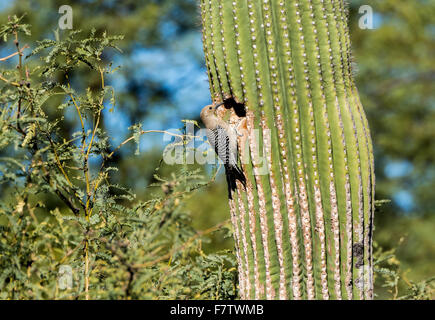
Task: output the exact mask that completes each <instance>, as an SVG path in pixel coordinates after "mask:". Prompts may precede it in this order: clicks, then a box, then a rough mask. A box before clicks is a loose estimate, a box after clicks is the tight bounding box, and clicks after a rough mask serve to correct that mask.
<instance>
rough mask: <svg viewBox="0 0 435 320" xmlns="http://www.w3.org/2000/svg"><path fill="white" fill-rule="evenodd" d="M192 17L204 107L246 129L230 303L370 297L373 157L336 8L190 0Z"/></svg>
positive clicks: (334, 1)
mask: <svg viewBox="0 0 435 320" xmlns="http://www.w3.org/2000/svg"><path fill="white" fill-rule="evenodd" d="M201 16H202V24H203V44H204V52H205V58H206V64H207V69H208V75H209V80H210V91H211V95H212V98H213V100H214V101H215V102H220V101H224V102H225V105H226V107H227V108H228V109H229V110H231V112H232V118H231V119H232V120H234V121H244V122H245V123H246V126H245V130H244V135H243V137H241V138H240V139H239V144H240V146H241V148H240V155H241V160H242V163H243V164H242V166H243V170H244V173H245V175H246V177H247V187H246V190H245V189H244V188H243V186H242V185H239V186H238V190H237V192H236V194H235V196H234V197H233V198H234V199H233V200H230V211H231V217H232V222H233V226H234V236H235V242H236V253H237V258H238V264H239V284H240V287H239V290H240V295H241V298H242V299H264V298H265V299H371V298H372V296H373V289H372V281H373V279H372V240H371V239H372V228H373V212H374V171H373V152H372V143H371V139H370V133H369V129H368V125H367V120H366V117H365V115H364V112H363V109H362V106H361V102H360V100H359V96H358V92H357V89H356V87H355V84H354V81H353V78H352V70H351V53H350V41H349V30H348V27H347V8H346V7H345V4H344V1H343V0H201ZM245 145H246V146H247V147H246V148H244V146H245ZM262 158H263V159H265V162H264V163H265V164H266V169H268V170H266V171H264V170H263V171H262V170H261V169H262V167H261V166H262V162H261V159H262Z"/></svg>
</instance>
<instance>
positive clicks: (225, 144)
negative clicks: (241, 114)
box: [207, 126, 231, 164]
mask: <svg viewBox="0 0 435 320" xmlns="http://www.w3.org/2000/svg"><path fill="white" fill-rule="evenodd" d="M207 138H208V140H209V142H210V144H211V146H213V147H214V150H215V152H216V154H217V155H218V157H219V158H220V159H221V160H222V161H223V162H224V164H230V163H231V159H230V148H229V146H230V139H229V137H228V135H227V133H226V131H225V129H224V128H222V127H219V126H217V127H216V129H213V130H207Z"/></svg>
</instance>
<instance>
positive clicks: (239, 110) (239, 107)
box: [224, 97, 246, 118]
mask: <svg viewBox="0 0 435 320" xmlns="http://www.w3.org/2000/svg"><path fill="white" fill-rule="evenodd" d="M224 106H225V108H227V109H231V108H233V109H234V112H235V113H236V115H237V116H238V117H239V118H241V117H246V109H245V104H244V103H239V102H237V101H236V100H234V98H233V97H231V98H228V99H225V100H224Z"/></svg>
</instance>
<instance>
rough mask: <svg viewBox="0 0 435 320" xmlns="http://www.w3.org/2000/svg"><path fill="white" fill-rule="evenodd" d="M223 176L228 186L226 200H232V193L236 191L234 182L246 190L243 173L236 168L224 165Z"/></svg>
mask: <svg viewBox="0 0 435 320" xmlns="http://www.w3.org/2000/svg"><path fill="white" fill-rule="evenodd" d="M225 175H226V177H227V184H228V198H230V199H232V198H233V196H232V192H233V191H235V190H236V189H237V183H236V181H237V180H239V181H240V183H242V184H243V187H244V188H245V189H246V178H245V175H244V174H243V171H242V170H241V169H240V168H239V167H237V166H230V165H225Z"/></svg>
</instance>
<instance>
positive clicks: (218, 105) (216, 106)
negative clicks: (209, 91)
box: [214, 102, 224, 110]
mask: <svg viewBox="0 0 435 320" xmlns="http://www.w3.org/2000/svg"><path fill="white" fill-rule="evenodd" d="M223 104H224V102H221V103H218V104H217V105H215V106H214V109H215V110H216V109H217V108H219V107H220V106H221V105H223Z"/></svg>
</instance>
